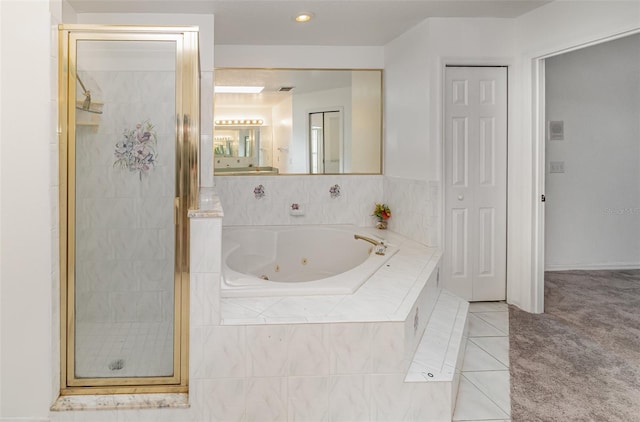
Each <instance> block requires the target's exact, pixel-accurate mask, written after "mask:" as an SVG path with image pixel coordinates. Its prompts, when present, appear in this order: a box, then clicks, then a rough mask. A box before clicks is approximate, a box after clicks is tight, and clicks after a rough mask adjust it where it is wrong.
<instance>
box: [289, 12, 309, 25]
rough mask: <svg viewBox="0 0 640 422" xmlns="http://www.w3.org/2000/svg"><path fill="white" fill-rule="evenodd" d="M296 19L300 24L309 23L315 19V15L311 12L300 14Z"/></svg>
mask: <svg viewBox="0 0 640 422" xmlns="http://www.w3.org/2000/svg"><path fill="white" fill-rule="evenodd" d="M294 19H295V20H296V22H300V23H304V22H309V21H310V20H311V19H313V13H311V12H304V13H300V14H298V15H297V16H296V17H295V18H294Z"/></svg>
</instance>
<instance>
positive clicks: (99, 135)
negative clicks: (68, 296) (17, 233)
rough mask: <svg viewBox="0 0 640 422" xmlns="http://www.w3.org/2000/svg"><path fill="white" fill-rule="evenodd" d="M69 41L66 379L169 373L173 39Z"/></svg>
mask: <svg viewBox="0 0 640 422" xmlns="http://www.w3.org/2000/svg"><path fill="white" fill-rule="evenodd" d="M75 46H76V55H75V57H76V68H75V76H76V78H75V79H76V81H75V82H76V84H75V98H76V104H75V144H74V145H73V148H70V151H72V152H73V153H72V154H70V157H69V160H70V162H71V161H72V160H73V165H70V166H69V167H70V168H73V171H75V175H74V176H75V177H71V178H70V184H71V182H73V181H75V183H74V186H73V187H71V188H72V189H73V188H74V189H75V204H74V205H75V206H74V210H73V212H74V213H75V236H74V237H73V239H70V240H72V241H73V243H74V244H73V246H74V247H73V250H74V252H75V254H74V258H75V263H74V264H75V265H74V267H75V268H73V270H74V289H75V291H74V296H75V303H74V304H73V306H74V310H75V331H74V333H73V335H74V337H75V339H74V340H75V342H74V350H73V353H74V360H73V364H74V366H75V373H74V374H73V377H74V378H76V379H97V378H98V379H99V378H131V377H171V376H173V375H174V368H175V366H174V345H175V339H176V337H175V336H176V333H175V309H176V307H175V291H176V290H175V289H176V288H175V286H176V283H175V277H176V274H177V272H178V271H177V269H176V262H177V260H176V258H175V257H176V242H177V239H178V236H177V229H176V226H175V224H174V212H175V210H174V207H175V205H174V204H175V198H176V197H178V192H177V180H178V178H177V177H176V161H177V153H176V151H177V148H176V139H177V133H176V131H177V129H176V127H177V125H176V101H177V100H176V97H177V94H176V93H177V89H176V80H177V78H176V68H177V66H176V57H177V52H176V48H177V47H176V42H174V41H118V40H79V41H77V43H76V44H75ZM71 74H72V75H73V69H72V72H71ZM70 83H71V82H70Z"/></svg>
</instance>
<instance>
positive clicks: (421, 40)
mask: <svg viewBox="0 0 640 422" xmlns="http://www.w3.org/2000/svg"><path fill="white" fill-rule="evenodd" d="M513 37H514V22H513V20H512V19H444V18H438V19H427V20H425V21H424V22H422V23H421V24H419V25H417V26H416V27H414V28H412V29H411V30H409V31H407V32H406V33H404V34H402V35H401V36H400V37H398V38H396V39H395V40H393V41H392V42H390V43H389V44H387V45H386V46H385V175H387V176H392V177H400V178H406V179H416V180H440V178H441V173H442V135H441V134H442V115H443V113H442V104H443V101H442V86H443V85H442V80H443V76H442V75H443V68H444V66H445V65H446V64H458V65H464V64H468V65H479V64H482V65H509V64H511V63H512V61H513V57H514V55H515V43H514V40H513Z"/></svg>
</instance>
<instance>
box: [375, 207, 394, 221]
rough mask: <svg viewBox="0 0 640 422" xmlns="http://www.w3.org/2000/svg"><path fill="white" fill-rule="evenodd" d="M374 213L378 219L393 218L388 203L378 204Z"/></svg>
mask: <svg viewBox="0 0 640 422" xmlns="http://www.w3.org/2000/svg"><path fill="white" fill-rule="evenodd" d="M373 215H375V216H376V217H378V220H380V221H385V220H388V219H390V218H391V210H390V209H389V207H388V206H387V204H376V207H375V209H374V210H373Z"/></svg>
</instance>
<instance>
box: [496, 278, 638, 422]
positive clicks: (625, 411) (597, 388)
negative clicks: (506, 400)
mask: <svg viewBox="0 0 640 422" xmlns="http://www.w3.org/2000/svg"><path fill="white" fill-rule="evenodd" d="M509 329H510V336H509V337H510V341H509V346H510V371H511V418H512V420H513V421H514V422H520V421H523V422H533V421H563V422H564V421H598V422H600V421H625V422H631V421H640V270H630V271H563V272H548V273H546V274H545V313H544V314H538V315H534V314H529V313H526V312H523V311H520V310H519V309H517V308H516V307H514V306H510V307H509Z"/></svg>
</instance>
